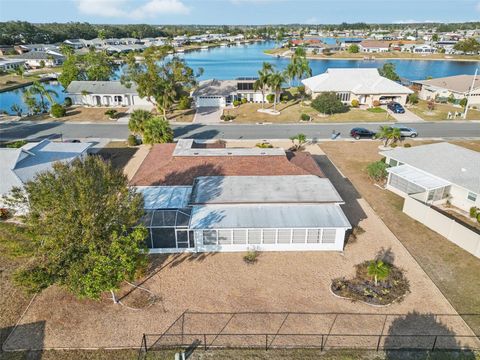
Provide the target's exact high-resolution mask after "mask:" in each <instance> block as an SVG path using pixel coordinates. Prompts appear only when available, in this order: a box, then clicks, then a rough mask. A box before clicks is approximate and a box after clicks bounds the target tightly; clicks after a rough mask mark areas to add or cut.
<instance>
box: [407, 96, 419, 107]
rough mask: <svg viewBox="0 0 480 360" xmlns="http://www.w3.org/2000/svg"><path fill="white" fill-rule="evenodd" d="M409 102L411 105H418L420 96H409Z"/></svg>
mask: <svg viewBox="0 0 480 360" xmlns="http://www.w3.org/2000/svg"><path fill="white" fill-rule="evenodd" d="M407 102H408V103H409V104H412V105H415V104H418V94H417V93H413V94H410V95H408V97H407Z"/></svg>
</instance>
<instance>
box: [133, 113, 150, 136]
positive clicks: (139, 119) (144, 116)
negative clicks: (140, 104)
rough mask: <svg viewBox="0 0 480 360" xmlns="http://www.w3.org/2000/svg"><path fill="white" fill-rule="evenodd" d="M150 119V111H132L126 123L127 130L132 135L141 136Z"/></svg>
mask: <svg viewBox="0 0 480 360" xmlns="http://www.w3.org/2000/svg"><path fill="white" fill-rule="evenodd" d="M152 118H153V114H152V113H151V112H150V111H147V110H141V109H137V110H134V111H133V112H132V115H130V120H129V121H128V129H129V130H130V131H131V132H132V133H134V134H139V135H143V132H144V130H145V124H146V123H147V122H148V121H149V120H151V119H152Z"/></svg>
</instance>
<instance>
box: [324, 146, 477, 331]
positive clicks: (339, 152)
mask: <svg viewBox="0 0 480 360" xmlns="http://www.w3.org/2000/svg"><path fill="white" fill-rule="evenodd" d="M378 144H379V143H378V142H355V143H354V142H352V143H349V145H347V144H346V143H342V144H340V143H334V142H331V143H324V144H322V145H321V148H322V149H323V150H324V151H325V152H326V154H327V156H328V157H329V158H330V159H331V160H332V161H333V162H334V163H335V165H336V166H338V167H339V168H340V170H341V171H342V172H343V173H344V174H345V176H347V177H348V179H349V180H350V181H351V182H352V183H353V185H354V186H355V187H356V189H357V190H358V191H359V192H360V194H361V195H362V197H363V198H365V199H366V200H367V201H368V202H369V203H370V205H371V206H372V207H373V209H374V210H375V211H376V213H377V214H378V215H379V216H380V217H381V218H382V220H383V221H384V222H385V224H387V226H388V227H389V228H390V230H391V231H392V232H393V233H394V234H395V235H396V236H397V237H398V239H399V240H400V241H401V242H402V243H403V245H404V246H405V247H406V248H407V249H408V250H409V252H410V253H411V254H412V255H413V257H414V258H415V259H416V260H417V262H418V263H419V264H420V265H421V266H422V268H423V269H424V270H425V272H426V273H427V274H428V275H429V277H430V278H431V279H432V280H433V281H434V282H435V284H436V285H437V286H438V288H439V289H440V290H441V291H442V292H443V294H444V295H445V296H446V298H447V299H448V300H449V301H450V303H451V304H452V305H453V307H454V308H455V309H456V310H457V312H458V313H459V314H479V313H480V312H479V309H480V278H479V277H478V274H480V262H479V261H478V259H477V258H475V257H474V256H473V255H471V254H469V253H467V252H466V251H464V250H463V249H461V248H460V247H458V246H456V245H454V244H453V243H451V242H449V241H448V240H446V239H445V238H444V237H442V236H441V235H439V234H437V233H435V232H433V231H431V230H430V229H428V228H427V227H426V226H424V225H422V224H421V223H419V222H417V221H415V220H413V219H412V218H410V217H409V216H407V215H406V214H404V213H403V212H402V207H403V199H402V198H401V197H400V196H397V195H395V194H394V193H392V192H390V191H387V190H383V189H380V188H379V187H376V186H374V185H373V184H372V182H371V181H370V179H369V178H368V176H367V174H366V171H365V167H366V166H367V164H369V163H370V162H373V161H375V160H379V159H380V155H378V151H379V150H378ZM456 144H457V145H462V146H465V147H468V148H471V149H478V148H479V147H480V142H473V141H472V142H456ZM413 145H415V143H413ZM352 154H355V156H352ZM426 301H427V300H426ZM462 317H463V319H464V320H465V321H466V322H467V323H468V324H469V326H470V327H471V328H472V330H473V331H474V332H475V333H476V334H477V335H480V316H478V315H477V316H468V315H463V316H462Z"/></svg>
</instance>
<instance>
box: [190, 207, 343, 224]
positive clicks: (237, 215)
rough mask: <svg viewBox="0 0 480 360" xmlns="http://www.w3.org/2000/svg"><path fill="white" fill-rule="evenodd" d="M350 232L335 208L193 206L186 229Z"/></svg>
mask: <svg viewBox="0 0 480 360" xmlns="http://www.w3.org/2000/svg"><path fill="white" fill-rule="evenodd" d="M338 227H341V228H350V227H351V225H350V223H349V222H348V220H347V218H346V216H345V214H344V213H343V211H342V209H341V208H340V206H339V205H337V204H319V205H288V206H285V205H271V204H270V205H244V206H232V205H206V206H194V207H193V210H192V216H191V218H190V226H189V228H190V229H240V228H250V229H251V228H257V229H258V228H338Z"/></svg>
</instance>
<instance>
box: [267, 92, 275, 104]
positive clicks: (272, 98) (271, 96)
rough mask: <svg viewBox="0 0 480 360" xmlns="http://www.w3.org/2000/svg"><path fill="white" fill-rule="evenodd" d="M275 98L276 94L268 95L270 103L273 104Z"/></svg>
mask: <svg viewBox="0 0 480 360" xmlns="http://www.w3.org/2000/svg"><path fill="white" fill-rule="evenodd" d="M274 100H275V95H274V94H268V95H267V101H268V102H269V103H270V104H273V101H274Z"/></svg>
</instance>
